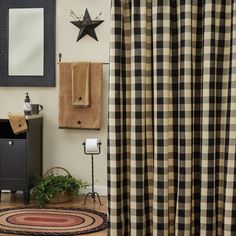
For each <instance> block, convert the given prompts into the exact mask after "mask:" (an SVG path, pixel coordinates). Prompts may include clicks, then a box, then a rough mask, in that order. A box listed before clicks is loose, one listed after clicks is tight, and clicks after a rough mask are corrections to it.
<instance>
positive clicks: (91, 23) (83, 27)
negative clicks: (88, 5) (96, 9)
mask: <svg viewBox="0 0 236 236" xmlns="http://www.w3.org/2000/svg"><path fill="white" fill-rule="evenodd" d="M102 22H103V20H91V17H90V15H89V12H88V9H86V10H85V13H84V17H83V20H82V21H81V20H78V21H71V23H72V24H73V25H75V26H76V27H78V28H79V29H80V31H79V35H78V38H77V40H76V42H78V41H79V40H80V39H82V38H83V37H84V36H85V35H86V34H88V35H90V36H91V37H92V38H94V39H95V40H97V41H98V38H97V35H96V33H95V30H94V29H95V28H96V27H97V26H99V25H100V24H101V23H102Z"/></svg>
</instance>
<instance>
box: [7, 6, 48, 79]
mask: <svg viewBox="0 0 236 236" xmlns="http://www.w3.org/2000/svg"><path fill="white" fill-rule="evenodd" d="M8 53H9V54H8V55H9V57H8V75H9V76H22V75H23V76H32V75H33V76H43V75H44V9H43V8H16V9H9V48H8Z"/></svg>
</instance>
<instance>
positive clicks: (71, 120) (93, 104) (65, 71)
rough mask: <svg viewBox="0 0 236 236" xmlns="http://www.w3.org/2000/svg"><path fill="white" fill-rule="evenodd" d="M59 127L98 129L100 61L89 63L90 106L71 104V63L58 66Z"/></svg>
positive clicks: (100, 91)
mask: <svg viewBox="0 0 236 236" xmlns="http://www.w3.org/2000/svg"><path fill="white" fill-rule="evenodd" d="M59 77H60V78H59V128H77V129H100V128H101V114H102V63H90V89H91V98H90V106H89V107H85V108H81V107H76V106H73V105H72V104H71V99H72V92H71V90H72V86H71V82H72V69H71V63H64V62H63V63H60V67H59Z"/></svg>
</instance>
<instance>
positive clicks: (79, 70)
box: [71, 62, 90, 107]
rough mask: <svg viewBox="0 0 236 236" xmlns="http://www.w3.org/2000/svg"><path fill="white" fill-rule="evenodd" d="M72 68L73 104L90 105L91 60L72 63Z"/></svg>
mask: <svg viewBox="0 0 236 236" xmlns="http://www.w3.org/2000/svg"><path fill="white" fill-rule="evenodd" d="M71 68H72V105H73V106H78V107H88V106H89V105H90V88H89V85H90V82H89V78H90V70H89V62H77V63H72V64H71Z"/></svg>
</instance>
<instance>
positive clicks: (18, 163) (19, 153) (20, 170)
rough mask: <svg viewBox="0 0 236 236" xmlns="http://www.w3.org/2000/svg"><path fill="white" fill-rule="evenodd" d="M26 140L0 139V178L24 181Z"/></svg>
mask: <svg viewBox="0 0 236 236" xmlns="http://www.w3.org/2000/svg"><path fill="white" fill-rule="evenodd" d="M26 153H27V151H26V140H25V139H12V140H6V139H0V178H1V179H16V180H17V179H18V180H19V179H26Z"/></svg>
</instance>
